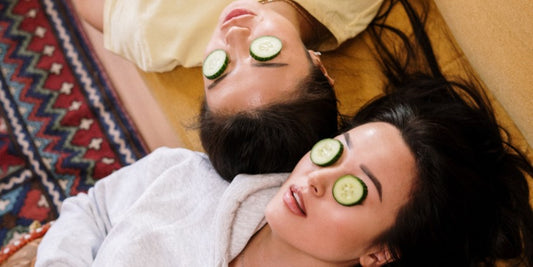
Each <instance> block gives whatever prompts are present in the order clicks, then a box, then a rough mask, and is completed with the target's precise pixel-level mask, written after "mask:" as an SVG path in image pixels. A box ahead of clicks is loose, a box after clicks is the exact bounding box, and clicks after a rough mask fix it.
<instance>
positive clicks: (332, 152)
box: [311, 138, 344, 167]
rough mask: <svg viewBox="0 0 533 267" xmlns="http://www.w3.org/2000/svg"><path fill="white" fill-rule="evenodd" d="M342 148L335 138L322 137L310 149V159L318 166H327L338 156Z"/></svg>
mask: <svg viewBox="0 0 533 267" xmlns="http://www.w3.org/2000/svg"><path fill="white" fill-rule="evenodd" d="M343 149H344V146H343V145H342V143H341V142H340V141H339V140H337V139H333V138H326V139H322V140H320V141H318V143H316V144H315V145H314V146H313V148H312V149H311V161H312V162H313V163H314V164H316V165H318V166H322V167H324V166H329V165H331V164H333V163H335V161H337V160H338V159H339V158H340V156H341V155H342V151H343Z"/></svg>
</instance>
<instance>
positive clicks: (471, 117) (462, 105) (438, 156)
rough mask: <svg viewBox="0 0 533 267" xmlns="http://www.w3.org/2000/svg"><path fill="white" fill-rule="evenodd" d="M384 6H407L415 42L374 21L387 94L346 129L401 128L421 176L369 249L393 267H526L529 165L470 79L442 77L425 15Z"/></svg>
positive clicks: (530, 228)
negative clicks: (384, 253)
mask: <svg viewBox="0 0 533 267" xmlns="http://www.w3.org/2000/svg"><path fill="white" fill-rule="evenodd" d="M388 3H389V4H391V5H394V4H396V3H400V4H401V5H402V7H403V8H404V9H405V11H406V13H407V15H408V17H409V19H410V22H411V25H412V27H413V33H414V35H413V36H414V37H413V38H414V41H411V38H410V37H408V36H407V35H405V34H403V33H402V32H401V31H398V30H396V29H394V28H392V27H390V26H387V25H385V24H382V23H381V22H382V21H380V19H383V18H384V17H385V16H383V17H378V18H377V19H376V21H375V22H374V23H373V24H372V26H371V28H370V29H369V30H370V31H371V34H372V36H373V40H374V44H375V47H376V51H377V55H378V58H379V60H380V61H381V63H382V65H383V69H384V74H385V77H386V79H387V84H388V87H387V88H386V90H385V92H386V93H385V94H384V95H383V96H381V97H379V98H377V99H375V100H374V101H372V102H370V103H369V104H367V105H366V106H364V107H363V108H362V109H361V110H360V111H359V112H358V113H357V114H356V115H355V116H354V118H353V121H352V123H353V125H352V127H353V126H357V125H360V124H363V123H367V122H371V121H383V122H387V123H390V124H392V125H394V126H395V127H397V128H398V129H399V130H400V132H401V133H402V137H403V139H404V141H405V142H406V144H407V145H408V146H409V148H410V149H411V151H412V152H413V155H414V156H415V159H416V165H417V170H418V173H417V179H416V182H415V184H414V186H413V189H412V192H410V193H411V195H410V196H411V197H410V200H409V202H408V203H407V204H406V205H405V206H404V207H402V208H401V209H400V211H399V213H398V215H397V219H396V223H395V224H394V226H393V227H392V228H391V229H389V230H388V231H386V232H385V233H383V235H381V236H380V237H379V238H377V240H376V241H375V242H376V243H377V244H384V245H385V246H386V247H387V248H388V249H389V250H390V252H391V253H392V257H393V262H391V263H390V264H389V266H494V265H495V264H496V262H497V260H499V259H506V260H508V259H513V260H514V264H516V265H519V266H524V265H525V266H531V265H532V264H533V210H532V207H531V206H530V203H529V187H528V182H527V179H528V176H529V178H531V177H533V166H532V165H531V162H529V160H528V159H527V157H525V155H524V154H523V153H522V152H520V151H519V150H518V149H517V148H516V147H514V146H513V145H512V143H511V140H510V136H509V135H508V134H507V132H506V131H505V130H504V129H503V128H501V127H500V126H499V125H498V123H497V120H496V118H495V115H494V111H493V109H492V107H491V105H490V102H489V101H488V100H487V97H486V95H485V94H484V91H483V85H482V84H481V83H480V82H479V81H477V80H476V78H475V77H474V76H471V77H470V78H469V79H468V80H462V81H452V80H449V79H447V78H446V77H445V75H444V74H443V72H442V71H441V69H440V68H439V65H438V62H437V59H436V57H435V54H434V52H433V49H432V46H431V42H430V40H429V38H428V36H427V34H426V32H425V29H424V16H423V15H419V14H418V13H417V12H416V11H415V9H414V8H413V7H412V6H411V5H410V3H409V2H408V1H406V0H400V1H389V2H388ZM384 31H388V32H389V33H390V32H393V33H394V35H397V37H398V38H400V40H401V42H402V43H403V44H404V46H403V48H404V49H403V50H401V49H400V50H396V51H393V50H392V49H391V48H390V46H387V44H388V43H387V42H386V41H384V39H383V35H382V34H383V32H384ZM398 51H406V52H405V53H404V54H401V55H398V54H397V53H398Z"/></svg>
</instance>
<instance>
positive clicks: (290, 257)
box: [229, 224, 330, 267]
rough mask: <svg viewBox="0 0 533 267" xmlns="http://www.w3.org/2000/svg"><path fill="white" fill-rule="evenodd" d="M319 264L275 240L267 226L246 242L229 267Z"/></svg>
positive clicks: (319, 264) (315, 260)
mask: <svg viewBox="0 0 533 267" xmlns="http://www.w3.org/2000/svg"><path fill="white" fill-rule="evenodd" d="M321 265H324V266H325V265H330V264H327V263H325V262H322V263H320V261H317V259H314V258H312V257H309V255H307V254H305V253H301V251H298V250H295V248H294V247H292V246H290V245H289V244H287V243H284V242H282V241H281V242H280V241H279V240H277V239H276V238H275V237H274V236H273V234H272V231H271V229H270V226H269V225H268V224H267V225H265V226H264V227H263V228H261V229H260V230H259V231H258V232H257V233H256V234H255V235H254V236H252V238H251V239H250V240H249V241H248V244H247V245H246V247H245V248H244V249H243V251H241V253H240V254H239V255H238V256H237V257H236V258H235V259H234V260H233V261H232V262H231V263H230V264H229V267H250V266H254V267H261V266H321Z"/></svg>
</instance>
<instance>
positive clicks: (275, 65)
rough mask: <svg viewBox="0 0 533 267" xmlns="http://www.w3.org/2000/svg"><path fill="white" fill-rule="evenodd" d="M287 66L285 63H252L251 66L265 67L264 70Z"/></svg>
mask: <svg viewBox="0 0 533 267" xmlns="http://www.w3.org/2000/svg"><path fill="white" fill-rule="evenodd" d="M288 65H289V64H287V63H272V62H258V63H253V64H252V66H254V67H265V68H280V67H286V66H288Z"/></svg>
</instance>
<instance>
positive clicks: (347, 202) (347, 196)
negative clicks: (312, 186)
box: [333, 174, 367, 206]
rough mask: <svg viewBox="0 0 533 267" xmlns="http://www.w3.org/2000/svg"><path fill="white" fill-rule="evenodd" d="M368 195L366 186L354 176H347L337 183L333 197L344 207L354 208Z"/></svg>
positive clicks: (334, 186)
mask: <svg viewBox="0 0 533 267" xmlns="http://www.w3.org/2000/svg"><path fill="white" fill-rule="evenodd" d="M366 194H367V188H366V184H365V183H364V182H363V181H362V180H361V179H359V178H358V177H355V176H353V175H350V174H347V175H344V176H342V177H341V178H339V179H337V181H335V184H334V185H333V197H334V198H335V200H336V201H337V202H338V203H339V204H341V205H343V206H353V205H357V204H359V203H361V202H362V201H363V200H364V199H365V198H366Z"/></svg>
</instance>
